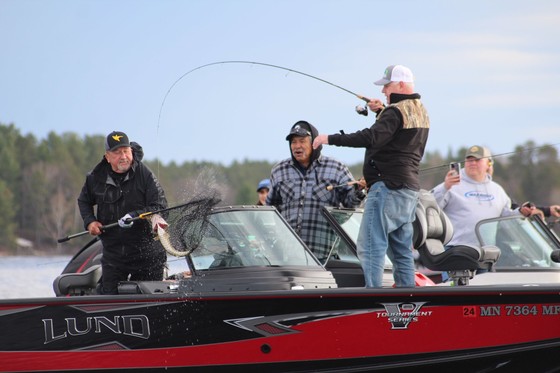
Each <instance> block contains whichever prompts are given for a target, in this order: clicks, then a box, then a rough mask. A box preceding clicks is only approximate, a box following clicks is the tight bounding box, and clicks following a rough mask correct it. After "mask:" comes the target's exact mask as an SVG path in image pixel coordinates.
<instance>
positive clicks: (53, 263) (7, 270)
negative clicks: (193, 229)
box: [0, 256, 186, 299]
mask: <svg viewBox="0 0 560 373" xmlns="http://www.w3.org/2000/svg"><path fill="white" fill-rule="evenodd" d="M71 258H72V257H71V256H0V299H13V298H36V297H41V298H42V297H55V293H54V290H53V286H52V284H53V281H54V279H55V278H56V276H58V275H60V273H61V272H62V270H63V269H64V267H66V264H67V263H68V261H69V260H70V259H71ZM168 265H169V273H177V272H181V271H183V270H185V268H186V265H185V259H178V258H168Z"/></svg>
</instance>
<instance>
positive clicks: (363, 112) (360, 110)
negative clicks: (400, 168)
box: [156, 60, 370, 177]
mask: <svg viewBox="0 0 560 373" xmlns="http://www.w3.org/2000/svg"><path fill="white" fill-rule="evenodd" d="M225 64H245V65H258V66H265V67H271V68H274V69H280V70H284V71H288V72H292V73H295V74H299V75H303V76H306V77H308V78H311V79H315V80H318V81H320V82H323V83H326V84H328V85H330V86H332V87H335V88H338V89H340V90H342V91H344V92H347V93H350V94H351V95H352V96H355V97H357V98H359V99H360V100H363V101H364V102H366V103H368V102H370V99H369V98H367V97H365V96H362V95H359V94H357V93H355V92H352V91H351V90H349V89H346V88H344V87H341V86H339V85H338V84H334V83H332V82H329V81H328V80H325V79H322V78H319V77H317V76H314V75H311V74H307V73H304V72H302V71H298V70H295V69H291V68H288V67H284V66H279V65H273V64H270V63H264V62H257V61H243V60H231V61H217V62H211V63H207V64H204V65H200V66H197V67H195V68H194V69H191V70H189V71H187V72H186V73H184V74H183V75H181V76H180V77H179V78H178V79H177V80H175V82H173V84H171V86H170V87H169V89H168V90H167V92H166V93H165V96H164V97H163V101H162V102H161V106H160V108H159V114H158V120H157V129H156V143H157V141H159V127H160V123H161V114H162V112H163V107H164V106H165V101H166V100H167V97H168V96H169V94H170V93H171V91H172V90H173V88H174V87H175V86H176V85H177V84H178V83H179V82H180V81H181V80H182V79H183V78H185V77H186V76H187V75H189V74H192V73H193V72H195V71H197V70H201V69H204V68H206V67H210V66H215V65H225ZM356 112H357V113H358V114H360V115H365V116H367V115H368V111H367V106H365V107H359V106H356ZM156 148H157V145H156ZM157 175H158V177H159V158H158V163H157Z"/></svg>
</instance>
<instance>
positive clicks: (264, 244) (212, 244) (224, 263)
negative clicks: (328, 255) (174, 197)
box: [190, 208, 320, 270]
mask: <svg viewBox="0 0 560 373" xmlns="http://www.w3.org/2000/svg"><path fill="white" fill-rule="evenodd" d="M190 257H191V260H192V262H193V265H194V268H195V269H196V270H206V269H215V268H216V269H217V268H225V267H226V268H231V267H247V266H319V265H320V264H319V263H318V262H317V260H316V259H315V258H314V257H313V255H312V254H311V253H310V252H309V251H308V250H307V248H306V247H305V246H304V244H303V243H302V241H300V240H299V238H298V237H297V236H296V234H295V233H294V232H293V231H292V230H291V229H290V228H289V226H288V225H287V224H286V223H285V221H284V220H282V218H281V217H280V215H279V214H278V212H277V211H276V210H275V209H274V208H269V209H266V208H265V209H262V208H258V209H256V208H255V209H251V208H248V209H239V210H224V211H221V212H218V213H213V214H212V215H210V216H209V217H208V222H207V224H206V225H205V228H204V232H203V233H202V236H201V237H200V238H199V239H198V240H197V245H196V248H195V249H194V250H193V252H192V253H191V254H190Z"/></svg>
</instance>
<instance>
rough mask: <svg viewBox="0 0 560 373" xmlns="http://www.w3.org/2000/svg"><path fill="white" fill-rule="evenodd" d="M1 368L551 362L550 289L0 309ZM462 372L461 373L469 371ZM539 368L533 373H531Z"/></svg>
mask: <svg viewBox="0 0 560 373" xmlns="http://www.w3.org/2000/svg"><path fill="white" fill-rule="evenodd" d="M0 324H1V328H2V333H1V336H0V360H1V361H2V364H1V365H0V371H2V372H26V371H96V370H104V371H107V370H109V371H110V370H117V369H132V370H135V369H137V370H142V371H149V370H153V371H157V370H162V371H163V370H164V369H165V371H173V370H174V369H176V370H178V371H197V372H200V371H205V370H207V371H212V372H216V371H226V370H231V369H232V368H237V369H242V370H243V371H266V372H285V371H302V372H303V371H310V370H325V371H369V370H391V369H394V370H400V371H402V369H406V368H407V367H408V368H410V369H412V368H417V367H419V366H430V368H434V367H440V368H457V369H459V371H473V370H480V369H497V368H499V367H512V366H515V367H516V368H518V367H520V366H522V364H530V365H529V366H530V367H531V368H534V367H536V366H537V364H545V362H548V363H546V364H548V366H547V370H548V369H551V368H554V367H558V366H559V364H557V363H556V362H550V360H551V359H552V358H553V357H554V356H558V352H560V289H559V288H558V287H557V286H533V287H523V286H505V287H499V288H492V289H489V288H488V287H476V286H469V287H456V288H441V287H437V288H436V287H431V288H430V287H425V288H416V289H408V290H405V289H328V290H301V291H298V290H293V291H270V292H266V291H263V292H254V291H252V292H222V293H192V294H183V295H181V294H166V295H140V296H138V295H135V296H132V295H130V296H129V295H126V296H117V297H115V296H105V297H103V296H91V297H78V298H75V297H74V298H56V299H52V298H50V299H46V298H45V299H37V300H12V301H1V302H0ZM465 369H466V370H465ZM533 371H535V369H533Z"/></svg>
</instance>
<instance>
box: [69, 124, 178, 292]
mask: <svg viewBox="0 0 560 373" xmlns="http://www.w3.org/2000/svg"><path fill="white" fill-rule="evenodd" d="M78 206H79V208H80V213H81V215H82V219H83V220H84V226H85V228H86V229H87V230H88V231H89V233H90V234H91V235H94V236H97V235H100V238H101V241H102V243H103V257H102V259H101V265H102V270H103V275H102V279H101V287H100V292H101V293H103V294H118V283H119V281H126V280H137V281H149V280H161V279H162V278H163V271H164V267H165V262H166V254H165V251H164V249H163V247H162V246H161V245H160V244H155V243H154V239H153V231H154V229H157V226H158V225H159V226H162V227H166V226H167V223H166V222H165V220H164V219H163V217H161V216H160V215H158V214H154V215H152V217H151V218H150V221H147V220H144V219H139V220H136V221H130V219H132V218H134V217H137V216H139V215H140V214H142V213H144V212H149V211H157V210H161V209H164V208H166V207H167V200H166V198H165V194H164V192H163V189H162V188H161V185H160V184H159V182H158V180H157V179H156V177H155V175H154V174H153V173H152V171H150V169H149V168H148V167H147V166H145V165H144V164H143V163H142V162H140V161H137V160H135V159H134V156H133V151H132V148H131V144H130V142H129V140H128V136H127V135H126V134H125V133H124V132H120V131H114V132H111V133H110V134H109V135H108V136H107V138H106V141H105V155H104V157H103V159H102V160H101V162H100V163H99V164H97V166H95V168H94V169H93V170H92V171H91V172H90V173H89V174H88V175H87V177H86V181H85V183H84V186H83V188H82V191H81V193H80V196H79V197H78ZM94 206H97V211H94ZM115 221H118V222H119V227H116V228H111V229H107V230H106V231H102V230H101V227H102V226H103V225H106V224H110V223H113V222H115Z"/></svg>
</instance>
